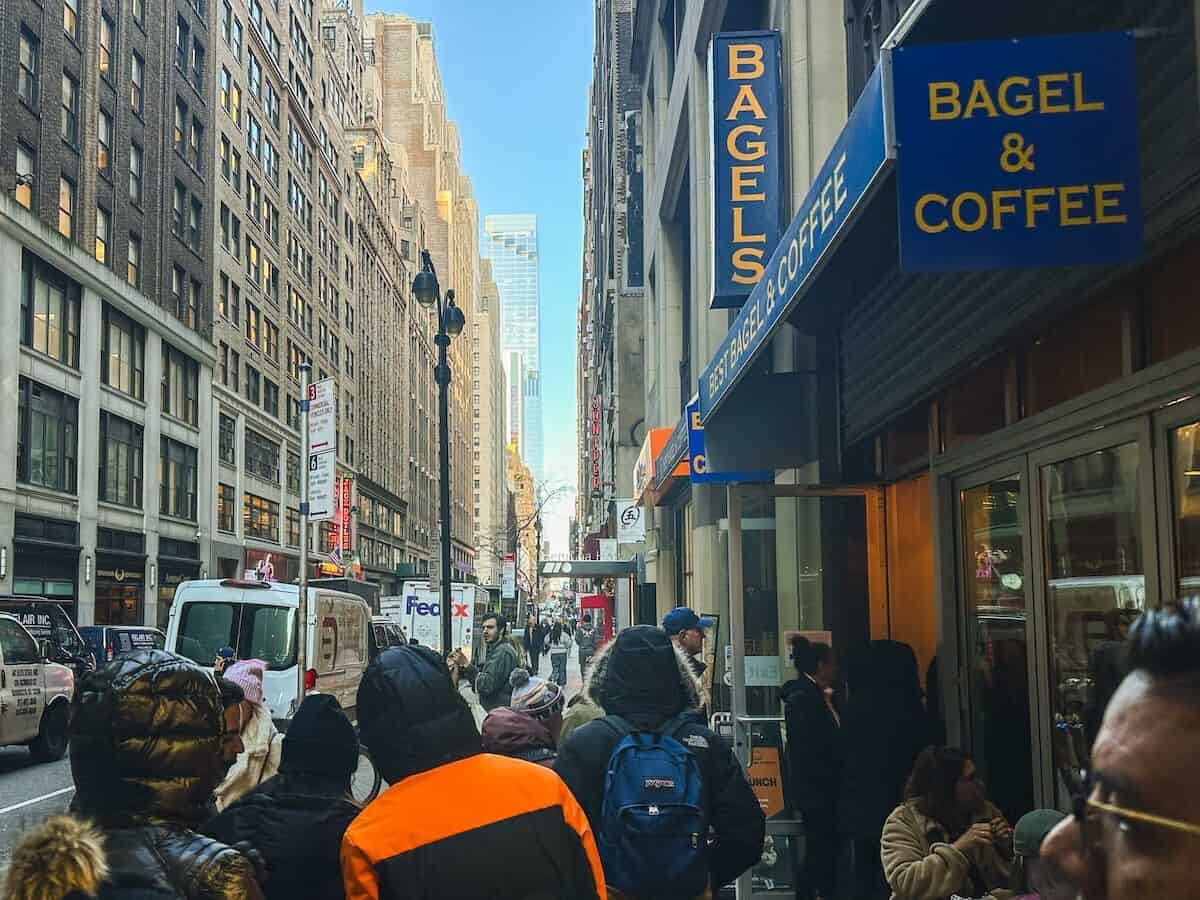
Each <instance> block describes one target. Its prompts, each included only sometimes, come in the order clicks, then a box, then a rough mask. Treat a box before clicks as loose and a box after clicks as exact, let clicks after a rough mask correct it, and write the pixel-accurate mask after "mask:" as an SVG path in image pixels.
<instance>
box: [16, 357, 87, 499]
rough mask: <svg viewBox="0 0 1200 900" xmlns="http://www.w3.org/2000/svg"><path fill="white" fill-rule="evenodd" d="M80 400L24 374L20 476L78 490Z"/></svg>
mask: <svg viewBox="0 0 1200 900" xmlns="http://www.w3.org/2000/svg"><path fill="white" fill-rule="evenodd" d="M78 426H79V402H78V401H77V400H76V399H75V398H74V397H68V396H67V395H66V394H60V393H59V392H58V391H54V390H51V389H50V388H48V387H45V386H44V385H40V384H38V383H37V382H36V381H30V380H29V379H27V378H21V379H20V382H19V390H18V398H17V480H18V481H21V482H24V483H26V484H36V485H40V486H41V487H46V488H50V489H52V490H56V491H66V492H67V493H71V494H73V493H75V485H76V469H75V467H76V460H77V455H76V453H77V448H76V443H77V438H78V434H77V432H78Z"/></svg>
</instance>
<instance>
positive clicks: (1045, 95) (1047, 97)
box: [1038, 72, 1071, 113]
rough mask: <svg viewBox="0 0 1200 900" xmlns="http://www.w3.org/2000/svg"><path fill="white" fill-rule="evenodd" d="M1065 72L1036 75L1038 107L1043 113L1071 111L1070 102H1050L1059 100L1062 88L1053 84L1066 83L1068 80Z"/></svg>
mask: <svg viewBox="0 0 1200 900" xmlns="http://www.w3.org/2000/svg"><path fill="white" fill-rule="evenodd" d="M1068 77H1069V76H1068V75H1067V73H1066V72H1055V73H1053V74H1051V75H1039V76H1038V99H1039V101H1040V103H1039V109H1040V111H1041V112H1043V113H1069V112H1070V111H1071V104H1070V103H1052V102H1051V101H1053V100H1061V99H1062V95H1063V89H1062V88H1061V87H1054V86H1053V85H1062V84H1066V83H1067V80H1068Z"/></svg>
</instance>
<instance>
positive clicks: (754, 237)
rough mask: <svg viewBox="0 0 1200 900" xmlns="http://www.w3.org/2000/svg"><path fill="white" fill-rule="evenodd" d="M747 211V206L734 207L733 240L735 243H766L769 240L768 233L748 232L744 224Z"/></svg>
mask: <svg viewBox="0 0 1200 900" xmlns="http://www.w3.org/2000/svg"><path fill="white" fill-rule="evenodd" d="M745 213H746V207H744V206H735V207H734V208H733V242H734V243H735V244H765V243H766V242H767V236H766V234H765V233H764V234H746V232H745V226H744V225H743V224H742V220H743V217H744V216H745Z"/></svg>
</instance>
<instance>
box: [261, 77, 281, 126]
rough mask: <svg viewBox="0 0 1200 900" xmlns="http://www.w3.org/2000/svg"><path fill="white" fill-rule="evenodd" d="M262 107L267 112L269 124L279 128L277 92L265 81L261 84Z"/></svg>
mask: <svg viewBox="0 0 1200 900" xmlns="http://www.w3.org/2000/svg"><path fill="white" fill-rule="evenodd" d="M263 109H264V110H265V111H266V113H267V118H268V119H269V120H270V122H271V124H272V125H274V126H275V130H276V131H278V130H279V94H278V92H276V90H275V88H274V87H273V86H272V85H271V82H270V81H267V82H265V83H264V85H263Z"/></svg>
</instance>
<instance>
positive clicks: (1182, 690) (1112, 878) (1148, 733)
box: [1041, 598, 1200, 900]
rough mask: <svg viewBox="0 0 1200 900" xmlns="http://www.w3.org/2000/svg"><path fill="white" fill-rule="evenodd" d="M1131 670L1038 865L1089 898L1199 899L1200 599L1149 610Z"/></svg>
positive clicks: (1138, 626) (1139, 628) (1137, 632)
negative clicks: (1067, 812)
mask: <svg viewBox="0 0 1200 900" xmlns="http://www.w3.org/2000/svg"><path fill="white" fill-rule="evenodd" d="M1128 665H1129V674H1128V675H1127V676H1126V677H1125V680H1124V681H1122V682H1121V686H1120V687H1119V688H1118V689H1117V692H1116V694H1114V695H1113V698H1112V700H1111V702H1110V703H1109V704H1108V710H1107V712H1106V713H1105V715H1104V720H1103V723H1102V724H1101V726H1100V733H1099V735H1098V736H1097V738H1096V743H1095V746H1093V748H1092V771H1091V772H1090V773H1089V774H1088V775H1087V777H1085V778H1082V779H1080V780H1079V783H1078V784H1076V785H1075V787H1077V792H1076V797H1075V802H1074V815H1073V816H1071V817H1070V818H1068V819H1065V820H1064V821H1063V822H1061V823H1060V824H1059V825H1058V826H1057V827H1056V828H1055V829H1054V830H1053V831H1051V832H1050V834H1049V836H1048V837H1047V838H1046V840H1045V842H1044V843H1043V844H1042V854H1041V860H1042V863H1041V866H1042V868H1043V870H1045V871H1047V872H1049V874H1050V875H1051V876H1052V877H1054V878H1058V879H1061V880H1063V881H1065V882H1066V883H1067V884H1069V885H1070V886H1071V888H1072V889H1073V891H1074V893H1077V894H1079V896H1083V897H1086V898H1087V900H1142V898H1149V897H1153V898H1154V900H1198V898H1200V877H1197V871H1196V861H1197V860H1198V859H1200V813H1198V812H1197V810H1198V809H1200V766H1197V765H1196V759H1197V758H1200V600H1197V599H1194V598H1193V599H1190V600H1187V601H1184V602H1183V603H1180V604H1178V605H1173V606H1168V607H1164V608H1162V609H1159V610H1154V611H1151V612H1147V613H1145V614H1143V615H1142V617H1141V618H1140V619H1139V620H1138V621H1137V622H1136V623H1135V624H1134V626H1133V628H1132V629H1131V631H1130V636H1129V654H1128ZM1065 774H1069V775H1074V774H1075V773H1065ZM1072 896H1074V894H1072Z"/></svg>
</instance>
